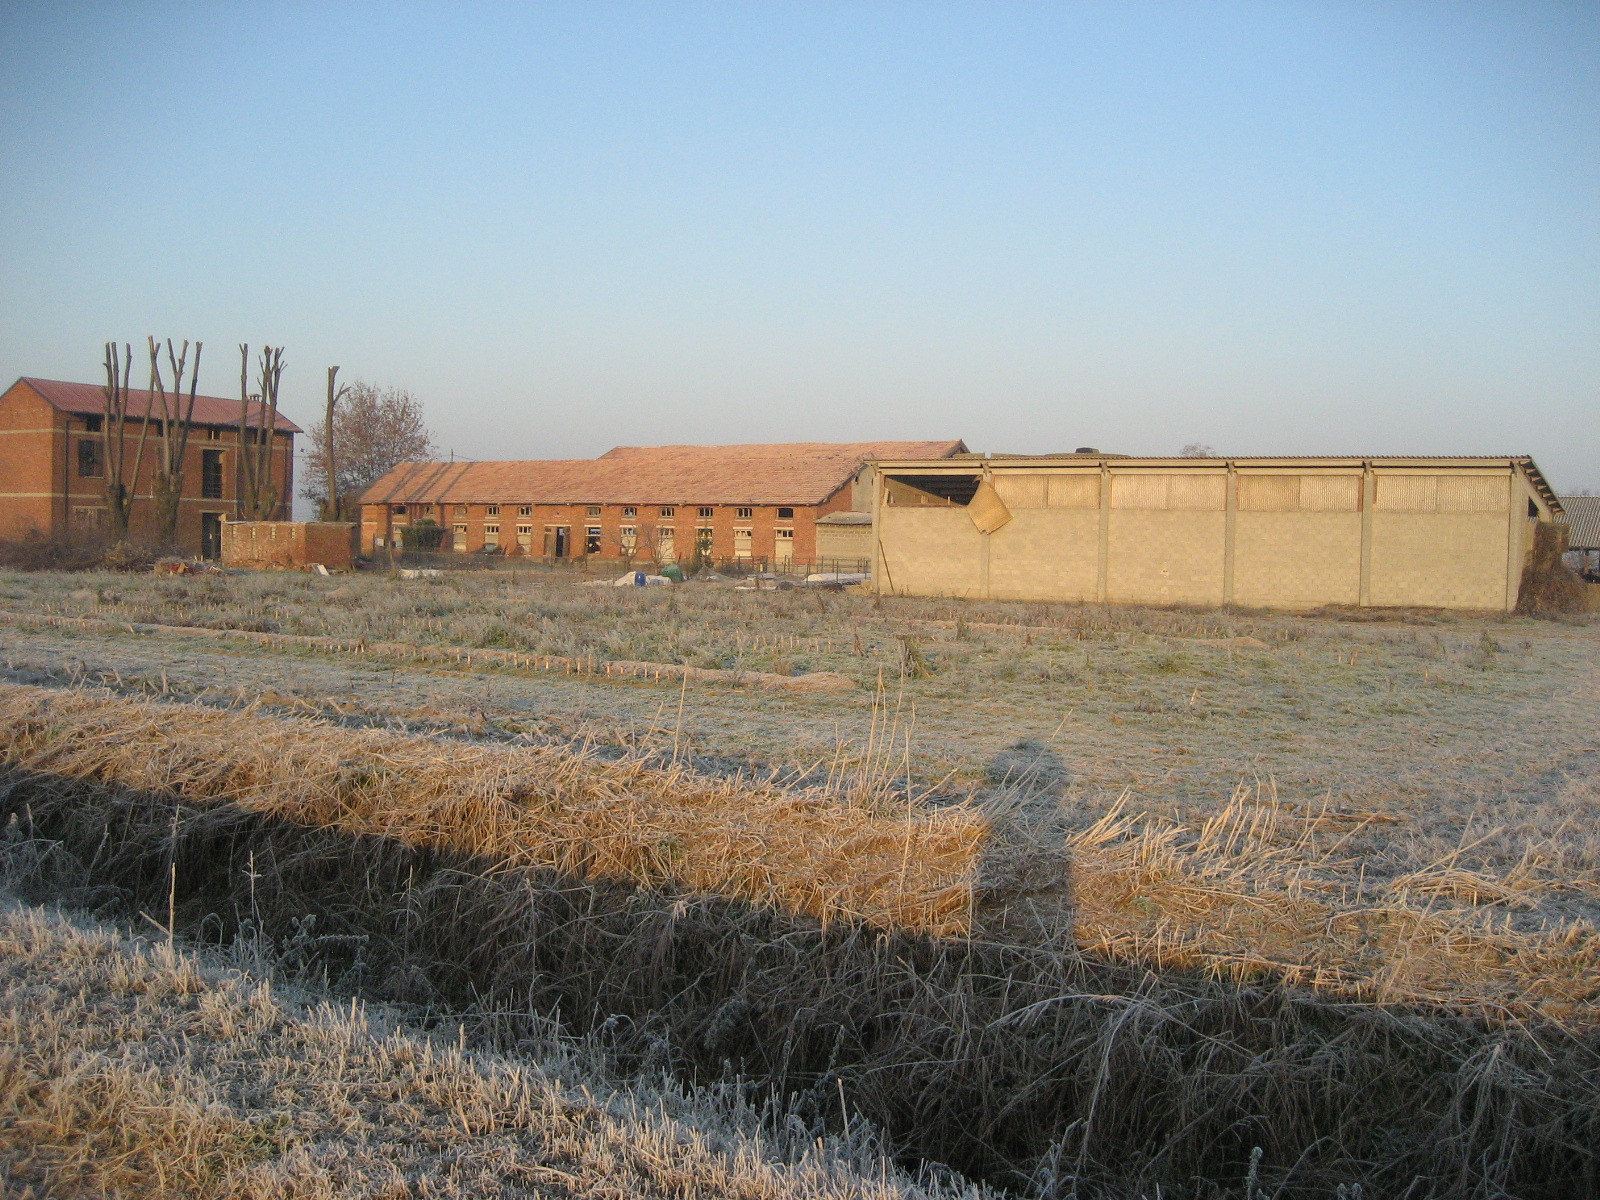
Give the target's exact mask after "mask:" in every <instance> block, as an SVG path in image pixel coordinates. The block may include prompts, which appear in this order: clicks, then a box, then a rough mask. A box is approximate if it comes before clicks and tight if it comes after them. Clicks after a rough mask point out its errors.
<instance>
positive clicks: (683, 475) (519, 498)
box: [361, 441, 966, 505]
mask: <svg viewBox="0 0 1600 1200" xmlns="http://www.w3.org/2000/svg"><path fill="white" fill-rule="evenodd" d="M965 449H966V446H965V445H964V444H963V443H962V442H960V441H948V442H791V443H787V444H759V445H748V446H618V447H616V448H615V449H614V450H608V451H606V453H604V454H602V455H601V456H600V457H599V458H580V459H555V460H548V461H535V462H473V463H401V464H400V465H399V466H397V467H396V468H395V469H394V470H392V471H390V472H389V473H388V474H387V475H385V476H384V477H383V478H382V479H379V480H378V481H377V482H376V483H374V484H373V485H372V486H371V487H369V488H368V489H367V490H366V491H365V492H364V493H363V494H362V497H361V499H362V502H363V503H365V504H401V503H407V504H469V503H471V504H519V503H520V504H750V505H756V504H764V505H771V504H821V503H822V502H823V501H824V500H826V499H827V498H828V497H829V496H832V495H833V494H834V493H835V492H837V491H838V490H839V489H840V488H842V487H844V486H845V484H847V483H849V482H850V479H851V477H852V476H854V475H855V473H856V471H857V470H859V469H860V467H861V464H862V463H864V462H866V461H867V460H868V459H873V458H898V459H924V458H948V457H949V456H950V455H952V454H956V453H960V452H961V451H964V450H965Z"/></svg>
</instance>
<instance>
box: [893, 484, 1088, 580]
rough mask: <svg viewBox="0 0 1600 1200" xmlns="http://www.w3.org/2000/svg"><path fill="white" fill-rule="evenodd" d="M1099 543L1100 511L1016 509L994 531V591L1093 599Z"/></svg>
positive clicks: (991, 550)
mask: <svg viewBox="0 0 1600 1200" xmlns="http://www.w3.org/2000/svg"><path fill="white" fill-rule="evenodd" d="M1098 482H1099V481H1098V480H1096V483H1097V484H1098ZM1002 495H1004V493H1003V492H1002ZM1008 503H1009V502H1008ZM891 511H892V510H891ZM1099 547H1100V514H1099V513H1098V512H1096V511H1094V510H1088V511H1085V510H1082V509H1068V508H1025V509H1016V510H1013V512H1012V516H1011V521H1010V522H1009V523H1007V524H1006V525H1003V526H1001V527H1000V528H999V529H997V530H995V532H994V533H992V534H990V535H989V595H991V596H993V597H996V598H998V599H1003V600H1093V599H1094V598H1095V588H1096V574H1097V572H1096V567H1097V564H1098V562H1099Z"/></svg>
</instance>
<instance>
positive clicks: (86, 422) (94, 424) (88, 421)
mask: <svg viewBox="0 0 1600 1200" xmlns="http://www.w3.org/2000/svg"><path fill="white" fill-rule="evenodd" d="M104 419H105V418H103V417H98V416H88V417H85V418H84V419H83V427H84V428H85V429H87V430H88V431H89V432H90V433H99V432H100V425H101V422H102V421H103V420H104Z"/></svg>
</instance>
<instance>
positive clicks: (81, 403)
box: [18, 376, 304, 433]
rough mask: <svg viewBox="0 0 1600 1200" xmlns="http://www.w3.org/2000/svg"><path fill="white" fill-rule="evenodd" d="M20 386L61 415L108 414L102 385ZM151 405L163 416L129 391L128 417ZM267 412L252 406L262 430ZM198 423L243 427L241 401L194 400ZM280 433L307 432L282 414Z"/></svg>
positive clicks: (141, 394) (147, 398) (140, 393)
mask: <svg viewBox="0 0 1600 1200" xmlns="http://www.w3.org/2000/svg"><path fill="white" fill-rule="evenodd" d="M18 382H21V383H25V384H27V385H28V386H29V387H31V388H32V389H33V390H34V391H36V392H38V393H39V395H41V396H43V397H44V398H45V400H47V401H48V402H49V403H50V404H52V405H54V406H55V408H56V409H57V410H58V411H60V412H68V413H79V414H81V415H83V416H96V415H98V414H100V413H103V412H104V411H105V390H104V389H103V388H102V387H101V385H100V384H98V383H63V382H62V381H61V380H59V379H32V378H29V377H27V376H24V377H23V378H22V379H21V380H19V381H18ZM188 403H189V394H188V392H187V391H186V392H184V394H183V404H184V405H185V406H187V405H188ZM151 404H155V411H156V415H157V416H158V417H159V416H160V415H161V404H160V402H159V401H156V400H153V398H152V395H151V393H150V392H148V391H145V390H144V389H142V388H129V389H128V415H129V416H130V417H142V416H145V415H146V414H148V413H149V411H150V406H151ZM263 415H264V408H263V405H261V404H260V403H259V402H256V403H253V404H251V406H250V417H249V420H250V424H251V426H252V427H259V426H260V424H261V419H262V416H263ZM194 423H195V424H196V425H231V426H237V425H238V424H239V401H238V400H225V399H224V398H223V397H221V396H199V395H197V396H195V398H194ZM276 428H277V429H278V431H279V432H280V433H301V432H304V431H303V430H302V429H301V428H300V426H298V425H296V424H295V423H294V422H293V421H291V420H289V418H288V417H286V416H284V415H283V414H282V413H279V414H278V424H277V426H276Z"/></svg>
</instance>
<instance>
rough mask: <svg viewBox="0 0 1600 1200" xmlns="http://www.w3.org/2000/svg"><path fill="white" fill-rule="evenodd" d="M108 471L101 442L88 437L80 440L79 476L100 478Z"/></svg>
mask: <svg viewBox="0 0 1600 1200" xmlns="http://www.w3.org/2000/svg"><path fill="white" fill-rule="evenodd" d="M105 473H106V460H105V455H104V454H103V452H102V448H101V446H100V443H99V442H91V441H90V440H89V439H88V438H80V439H79V440H78V476H79V477H80V478H82V479H99V478H100V477H101V476H103V475H104V474H105Z"/></svg>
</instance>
